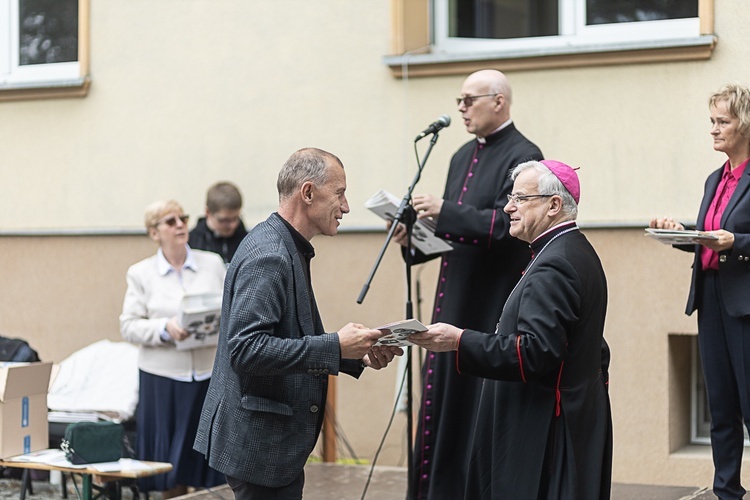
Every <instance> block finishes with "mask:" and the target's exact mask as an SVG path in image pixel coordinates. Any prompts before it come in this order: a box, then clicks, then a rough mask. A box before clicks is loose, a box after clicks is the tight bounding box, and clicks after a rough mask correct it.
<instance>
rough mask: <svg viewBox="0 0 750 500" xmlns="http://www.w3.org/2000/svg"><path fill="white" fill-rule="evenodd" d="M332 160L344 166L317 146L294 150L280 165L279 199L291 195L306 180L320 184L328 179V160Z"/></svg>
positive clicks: (332, 155) (277, 182)
mask: <svg viewBox="0 0 750 500" xmlns="http://www.w3.org/2000/svg"><path fill="white" fill-rule="evenodd" d="M330 160H333V161H334V162H335V163H337V164H338V165H340V166H341V168H344V164H343V163H341V160H339V159H338V157H337V156H336V155H334V154H331V153H329V152H328V151H323V150H322V149H318V148H304V149H300V150H299V151H296V152H294V153H293V154H292V156H290V157H289V159H288V160H287V161H286V162H285V163H284V165H283V166H282V167H281V171H280V172H279V178H278V180H277V181H276V189H278V191H279V200H284V199H286V198H289V197H290V196H292V195H293V194H294V193H295V192H296V191H297V190H298V189H299V188H300V186H302V184H304V183H305V182H307V181H310V182H312V183H313V184H314V185H315V186H322V185H323V184H325V183H326V181H327V180H328V172H327V167H328V162H329V161H330Z"/></svg>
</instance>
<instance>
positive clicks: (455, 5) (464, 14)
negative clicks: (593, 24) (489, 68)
mask: <svg viewBox="0 0 750 500" xmlns="http://www.w3.org/2000/svg"><path fill="white" fill-rule="evenodd" d="M557 3H558V0H450V1H449V6H448V9H449V13H448V17H449V26H448V32H449V36H451V37H460V38H499V39H503V38H526V37H534V36H550V35H557V34H558V13H557Z"/></svg>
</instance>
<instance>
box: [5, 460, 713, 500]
mask: <svg viewBox="0 0 750 500" xmlns="http://www.w3.org/2000/svg"><path fill="white" fill-rule="evenodd" d="M369 473H370V469H369V468H368V467H366V466H352V465H335V464H309V465H308V466H307V467H306V468H305V475H306V484H305V494H304V498H305V500H357V499H360V498H362V493H363V491H364V488H365V485H366V483H367V476H368V475H369ZM20 484H21V481H20V480H18V479H0V499H2V500H6V499H8V500H10V499H18V498H19V493H20ZM33 487H34V495H28V494H27V495H26V498H27V499H28V500H58V499H60V498H62V495H61V487H60V485H52V484H50V483H49V482H47V481H33ZM405 491H406V470H405V469H403V468H400V467H376V468H375V470H374V472H373V475H372V479H371V481H370V484H369V486H368V489H367V493H366V496H365V498H366V499H369V500H403V499H404V496H405ZM68 492H69V494H68V498H70V499H72V500H75V499H76V498H78V495H77V494H76V492H75V489H73V486H72V485H68ZM122 496H123V499H124V500H128V499H131V500H132V498H133V495H132V494H131V492H130V491H129V490H123V493H122ZM180 498H181V499H182V500H220V499H226V500H232V499H233V498H234V496H233V495H232V491H231V490H230V489H229V488H228V487H219V488H215V489H214V490H212V491H210V492H209V491H201V492H196V493H192V494H189V495H186V496H183V497H180ZM149 499H151V500H161V496H160V495H159V494H151V495H149ZM715 499H716V497H715V496H714V495H713V493H711V492H710V490H708V489H707V488H699V487H685V486H653V485H637V484H615V485H614V486H613V488H612V500H715Z"/></svg>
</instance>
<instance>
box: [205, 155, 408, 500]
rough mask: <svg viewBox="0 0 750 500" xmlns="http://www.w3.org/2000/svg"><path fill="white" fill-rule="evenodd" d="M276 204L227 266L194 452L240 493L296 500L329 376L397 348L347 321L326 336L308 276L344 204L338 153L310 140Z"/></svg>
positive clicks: (374, 363) (379, 361)
mask: <svg viewBox="0 0 750 500" xmlns="http://www.w3.org/2000/svg"><path fill="white" fill-rule="evenodd" d="M277 188H278V191H279V208H278V212H276V213H274V214H271V216H270V217H268V219H266V220H265V221H264V222H261V223H260V224H258V225H257V226H256V227H255V228H254V229H253V230H252V231H251V232H250V234H249V235H248V236H247V237H246V238H245V239H244V241H243V242H242V244H241V245H240V248H239V249H238V250H237V253H236V254H235V257H234V259H233V260H232V262H231V264H230V265H229V268H228V269H227V277H226V281H225V284H224V299H223V304H222V313H221V314H222V317H221V333H220V335H219V344H218V348H217V352H216V361H215V362H214V368H213V374H212V376H211V385H210V386H209V389H208V394H207V395H206V400H205V403H204V405H203V412H202V414H201V420H200V425H199V428H198V434H197V437H196V440H195V449H196V450H198V451H199V452H201V453H203V454H204V455H205V456H206V459H207V460H208V463H209V465H210V466H211V467H213V468H214V469H216V470H218V471H220V472H223V473H224V474H225V475H226V476H227V482H228V483H229V485H230V486H231V487H232V490H233V491H234V494H235V498H237V499H261V498H262V499H268V498H277V499H282V498H283V499H287V498H289V499H298V498H302V489H303V486H304V470H303V468H304V465H305V462H306V461H307V458H308V456H309V455H310V453H311V452H312V450H313V448H314V446H315V442H316V440H317V437H318V433H319V432H320V428H321V425H322V423H323V413H324V410H325V407H326V392H327V387H328V375H337V374H338V373H339V372H344V373H348V374H349V375H352V376H354V377H359V375H360V374H361V373H362V370H363V369H364V368H365V367H366V366H369V367H372V368H374V369H380V368H382V367H384V366H386V365H387V364H388V363H389V362H390V361H391V360H392V359H393V357H394V355H400V354H403V351H402V350H401V349H400V348H397V347H396V348H393V347H387V348H379V347H373V345H374V344H375V342H376V341H377V339H378V337H380V336H382V335H383V334H382V332H380V331H379V330H373V329H369V328H366V327H364V326H363V325H360V324H356V323H349V324H347V325H346V326H344V327H343V328H342V329H341V330H339V331H338V332H336V333H325V331H324V330H323V323H322V322H321V319H320V315H319V314H318V308H317V306H316V303H315V297H314V295H313V290H312V284H311V281H310V259H312V257H313V256H314V249H313V247H312V245H311V244H310V240H311V239H312V238H313V237H314V236H316V235H318V234H324V235H327V236H333V235H335V234H336V232H337V230H338V225H339V220H340V219H341V218H342V217H343V215H344V214H345V213H348V212H349V205H348V202H347V200H346V196H345V191H346V174H345V173H344V166H343V164H342V163H341V160H339V159H338V158H337V157H336V156H334V155H332V154H330V153H328V152H326V151H322V150H319V149H314V148H306V149H302V150H299V151H297V152H296V153H294V154H293V155H292V156H291V157H290V158H289V159H288V160H287V161H286V163H285V164H284V166H283V167H282V169H281V172H280V173H279V178H278V181H277Z"/></svg>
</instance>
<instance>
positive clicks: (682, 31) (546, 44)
mask: <svg viewBox="0 0 750 500" xmlns="http://www.w3.org/2000/svg"><path fill="white" fill-rule="evenodd" d="M448 3H449V0H432V15H433V33H434V39H433V52H437V53H479V52H493V53H503V52H506V51H507V52H518V51H525V50H533V51H548V50H549V51H559V50H566V51H567V50H571V49H572V50H576V49H577V48H579V49H580V50H581V51H585V50H586V49H587V48H590V47H592V46H596V47H598V49H599V50H601V49H606V48H607V47H613V48H616V47H622V46H626V45H628V44H644V43H653V42H659V41H668V40H682V39H689V38H698V37H700V19H699V18H698V17H697V16H696V17H694V18H689V19H670V20H663V21H641V22H632V23H614V24H600V25H594V26H586V0H558V12H559V26H558V32H559V33H560V34H559V35H556V36H545V37H530V38H513V39H503V40H498V39H486V38H458V37H450V36H448V10H449V9H448Z"/></svg>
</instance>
